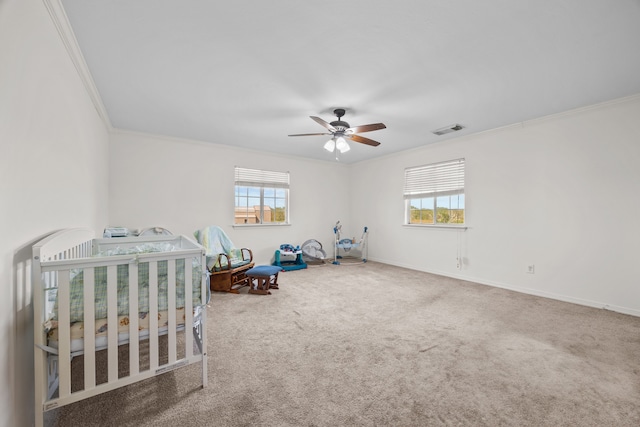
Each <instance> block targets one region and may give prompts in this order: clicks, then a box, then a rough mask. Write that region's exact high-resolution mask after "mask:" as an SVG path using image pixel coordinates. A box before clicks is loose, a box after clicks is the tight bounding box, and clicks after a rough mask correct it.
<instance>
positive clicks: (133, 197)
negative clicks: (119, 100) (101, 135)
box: [109, 132, 349, 264]
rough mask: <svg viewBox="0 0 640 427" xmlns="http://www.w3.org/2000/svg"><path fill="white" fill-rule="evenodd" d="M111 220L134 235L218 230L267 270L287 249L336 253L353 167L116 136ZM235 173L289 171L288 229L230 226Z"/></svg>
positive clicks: (132, 135)
mask: <svg viewBox="0 0 640 427" xmlns="http://www.w3.org/2000/svg"><path fill="white" fill-rule="evenodd" d="M110 164H111V172H110V178H109V180H110V181H109V183H110V184H109V201H110V203H109V206H110V212H109V218H110V220H111V225H119V226H124V227H129V228H142V227H148V226H162V227H165V228H168V229H169V230H171V231H172V232H173V233H174V234H184V235H186V236H189V237H192V236H193V232H194V231H195V230H198V229H201V228H203V227H205V226H208V225H218V226H220V227H222V228H223V229H224V230H225V231H226V233H227V234H228V235H229V237H230V239H231V241H232V242H233V243H234V244H235V245H236V246H237V247H248V248H250V249H251V250H252V251H253V253H254V258H255V260H256V262H257V263H259V264H269V263H271V261H272V258H273V255H274V252H275V250H276V249H278V248H279V247H280V245H281V244H283V243H289V244H293V245H301V244H302V243H303V242H304V241H305V240H308V239H316V240H319V241H320V242H321V243H322V245H323V247H324V248H325V250H327V253H328V254H329V253H332V252H331V248H332V247H333V246H332V244H333V226H334V224H335V222H336V220H338V219H341V218H346V217H347V215H348V213H349V203H348V187H349V182H348V179H347V178H348V167H347V166H345V165H342V164H338V163H327V162H319V161H314V160H308V159H300V158H296V157H286V156H276V155H271V154H267V153H261V152H256V151H250V150H241V149H236V148H232V147H229V146H224V145H218V144H214V143H205V142H196V141H186V140H178V139H172V138H165V137H159V136H151V135H145V134H137V133H132V132H117V133H114V134H113V135H112V139H111V150H110ZM234 166H241V167H247V168H255V169H266V170H273V171H281V172H286V171H289V172H290V178H291V190H290V194H291V196H290V216H291V226H258V227H255V226H253V227H246V226H245V227H233V226H232V224H233V212H234V194H233V192H234V184H233V183H234Z"/></svg>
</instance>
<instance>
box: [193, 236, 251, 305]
mask: <svg viewBox="0 0 640 427" xmlns="http://www.w3.org/2000/svg"><path fill="white" fill-rule="evenodd" d="M193 234H194V236H195V238H196V239H197V240H198V243H200V244H201V245H202V246H204V248H205V250H206V254H207V269H208V270H209V273H210V277H209V287H210V288H211V290H212V291H217V292H231V293H235V294H237V293H239V289H240V288H242V287H243V286H247V285H248V284H249V280H248V278H247V275H246V272H247V270H249V269H251V268H253V266H254V262H253V252H251V249H248V248H236V247H235V246H234V245H233V243H232V242H231V240H229V237H228V236H227V234H226V233H225V232H224V231H223V230H222V229H221V228H220V227H217V226H210V227H206V228H204V229H202V230H198V231H196V232H195V233H193Z"/></svg>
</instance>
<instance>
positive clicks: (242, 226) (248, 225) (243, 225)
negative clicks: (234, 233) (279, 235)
mask: <svg viewBox="0 0 640 427" xmlns="http://www.w3.org/2000/svg"><path fill="white" fill-rule="evenodd" d="M290 225H291V223H286V224H284V223H277V224H232V225H231V227H233V228H256V227H289V226H290Z"/></svg>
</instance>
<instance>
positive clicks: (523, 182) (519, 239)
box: [350, 96, 640, 316]
mask: <svg viewBox="0 0 640 427" xmlns="http://www.w3.org/2000/svg"><path fill="white" fill-rule="evenodd" d="M639 118H640V96H635V97H630V98H626V99H622V100H618V101H616V102H611V103H607V104H602V105H598V106H594V107H591V108H586V109H581V110H576V111H572V112H567V113H564V114H560V115H556V116H551V117H546V118H542V119H538V120H533V121H530V122H526V123H522V124H519V125H514V126H510V127H506V128H502V129H497V130H494V131H490V132H485V133H481V134H477V135H471V136H468V137H461V138H458V139H453V140H449V141H446V142H442V143H437V144H433V145H428V146H425V147H423V148H420V149H417V150H412V151H409V152H404V153H400V154H398V155H394V156H389V157H385V158H382V159H377V160H371V161H367V162H363V163H359V164H357V165H354V166H353V168H352V170H351V171H350V175H351V178H350V180H351V183H352V186H351V205H350V206H351V221H352V222H362V221H363V220H365V221H366V222H367V224H368V225H369V226H370V230H371V231H370V238H369V248H370V250H369V257H370V259H372V260H377V261H381V262H385V263H390V264H397V265H402V266H405V267H409V268H412V269H416V270H423V271H429V272H434V273H438V274H443V275H447V276H453V277H459V278H462V279H468V280H471V281H475V282H479V283H483V284H490V285H494V286H499V287H505V288H509V289H514V290H517V291H521V292H526V293H531V294H537V295H542V296H548V297H552V298H557V299H561V300H566V301H572V302H577V303H581V304H586V305H592V306H596V307H606V308H609V309H612V310H615V311H620V312H624V313H629V314H634V315H636V316H637V315H640V286H639V283H638V273H637V271H636V265H637V264H638V254H639V252H638V244H639V242H640V232H639V231H638V228H637V226H636V222H637V219H638V218H640V198H639V197H638V192H639V191H640V166H639V165H640V120H639ZM460 157H464V158H465V159H466V189H465V197H466V221H467V225H468V227H469V228H468V230H467V231H458V230H443V229H434V228H424V227H410V226H403V225H402V224H403V213H404V210H403V208H404V205H403V200H402V187H403V181H404V168H406V167H410V166H419V165H423V164H429V163H433V162H438V161H443V160H450V159H455V158H460ZM380 171H385V173H384V174H381V173H380ZM458 257H460V258H461V259H462V260H463V262H462V264H461V269H457V263H456V258H458ZM530 264H534V265H535V273H534V274H528V273H527V272H526V269H527V266H528V265H530Z"/></svg>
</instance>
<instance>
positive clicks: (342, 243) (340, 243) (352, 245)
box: [333, 221, 369, 265]
mask: <svg viewBox="0 0 640 427" xmlns="http://www.w3.org/2000/svg"><path fill="white" fill-rule="evenodd" d="M341 231H342V225H341V224H340V221H338V222H336V225H335V227H333V234H334V236H335V240H334V245H333V264H335V265H340V261H338V260H342V259H344V258H345V257H346V254H347V252H349V251H350V250H351V249H357V250H358V251H359V255H360V258H361V259H362V262H367V236H368V232H369V227H364V231H363V232H362V236H361V237H360V240H358V241H356V238H355V237H354V238H352V239H341V238H340V232H341ZM341 250H342V252H343V254H344V255H340V251H341ZM349 258H351V259H356V258H358V257H356V256H355V255H353V254H352V255H351V256H350V257H349Z"/></svg>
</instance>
